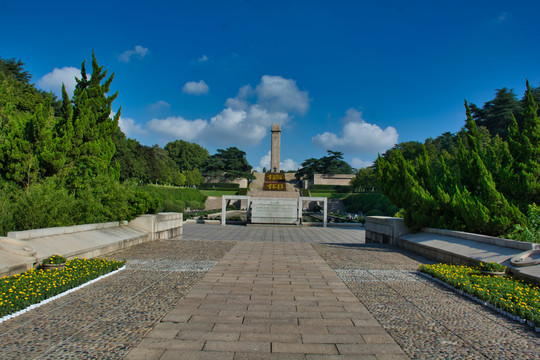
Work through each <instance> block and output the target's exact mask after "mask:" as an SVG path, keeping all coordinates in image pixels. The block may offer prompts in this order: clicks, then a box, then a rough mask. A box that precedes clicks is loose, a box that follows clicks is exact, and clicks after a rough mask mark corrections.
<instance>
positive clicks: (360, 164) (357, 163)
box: [351, 157, 373, 169]
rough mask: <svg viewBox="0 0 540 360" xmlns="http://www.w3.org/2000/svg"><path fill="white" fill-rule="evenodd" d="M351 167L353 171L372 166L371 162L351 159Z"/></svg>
mask: <svg viewBox="0 0 540 360" xmlns="http://www.w3.org/2000/svg"><path fill="white" fill-rule="evenodd" d="M351 165H352V167H353V168H355V169H363V168H366V167H369V166H371V165H373V161H364V160H362V159H360V158H357V157H355V158H353V159H352V161H351Z"/></svg>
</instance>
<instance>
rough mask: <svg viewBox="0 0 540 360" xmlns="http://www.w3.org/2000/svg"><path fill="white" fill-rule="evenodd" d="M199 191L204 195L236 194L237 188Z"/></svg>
mask: <svg viewBox="0 0 540 360" xmlns="http://www.w3.org/2000/svg"><path fill="white" fill-rule="evenodd" d="M201 193H203V195H206V196H214V197H222V196H223V195H236V194H238V191H237V190H201Z"/></svg>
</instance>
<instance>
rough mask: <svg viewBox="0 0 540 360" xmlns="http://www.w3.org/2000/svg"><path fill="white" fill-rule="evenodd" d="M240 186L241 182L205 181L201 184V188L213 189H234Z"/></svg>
mask: <svg viewBox="0 0 540 360" xmlns="http://www.w3.org/2000/svg"><path fill="white" fill-rule="evenodd" d="M238 188H240V184H233V183H204V184H201V189H205V190H213V189H226V190H234V189H238Z"/></svg>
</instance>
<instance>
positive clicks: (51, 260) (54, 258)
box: [41, 255, 67, 264]
mask: <svg viewBox="0 0 540 360" xmlns="http://www.w3.org/2000/svg"><path fill="white" fill-rule="evenodd" d="M66 261H67V259H66V258H65V257H63V256H62V255H51V256H49V257H48V258H46V259H43V261H42V262H41V263H42V264H64V263H65V262H66Z"/></svg>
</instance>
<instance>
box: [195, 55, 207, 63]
mask: <svg viewBox="0 0 540 360" xmlns="http://www.w3.org/2000/svg"><path fill="white" fill-rule="evenodd" d="M197 61H198V62H207V61H208V56H206V55H203V56H201V57H200V58H198V59H197Z"/></svg>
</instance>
